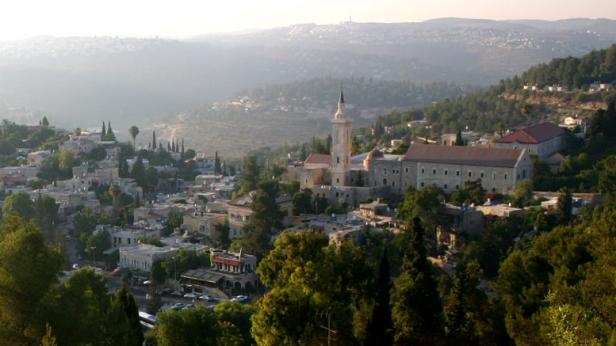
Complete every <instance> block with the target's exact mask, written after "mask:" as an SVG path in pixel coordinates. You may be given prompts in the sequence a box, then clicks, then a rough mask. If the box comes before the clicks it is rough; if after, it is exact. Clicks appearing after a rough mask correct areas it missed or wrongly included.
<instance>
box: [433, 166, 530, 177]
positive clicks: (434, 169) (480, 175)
mask: <svg viewBox="0 0 616 346" xmlns="http://www.w3.org/2000/svg"><path fill="white" fill-rule="evenodd" d="M524 172H526V171H524ZM425 173H426V169H425V168H423V167H422V168H421V174H425ZM436 174H437V170H436V168H432V175H436ZM460 174H461V173H460V171H459V170H457V171H456V177H459V176H460ZM467 174H468V177H469V178H472V177H473V171H468V172H467ZM443 175H449V170H448V169H444V170H443ZM479 177H480V178H484V177H485V173H484V172H483V171H481V172H479ZM507 178H508V174H507V173H504V174H503V179H504V180H507ZM492 180H496V172H492Z"/></svg>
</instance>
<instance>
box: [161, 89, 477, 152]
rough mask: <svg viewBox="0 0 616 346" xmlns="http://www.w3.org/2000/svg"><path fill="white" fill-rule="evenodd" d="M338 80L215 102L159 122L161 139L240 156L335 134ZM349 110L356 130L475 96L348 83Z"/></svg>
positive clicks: (244, 95)
mask: <svg viewBox="0 0 616 346" xmlns="http://www.w3.org/2000/svg"><path fill="white" fill-rule="evenodd" d="M340 82H341V81H340V80H339V79H333V78H319V79H312V80H307V81H300V82H293V83H286V84H274V85H270V86H267V87H263V88H258V89H255V90H253V91H251V92H246V93H240V94H238V95H237V96H235V97H232V98H229V99H227V100H225V101H219V102H213V103H211V104H208V105H207V106H206V107H203V108H201V109H199V110H196V111H194V112H192V113H186V114H181V115H179V116H178V117H177V119H176V120H175V121H168V122H161V123H157V124H155V128H156V129H157V132H158V134H159V135H160V136H161V138H170V137H178V138H185V140H186V143H187V144H188V145H189V146H190V147H192V148H196V149H198V150H202V151H204V152H209V153H211V152H213V151H214V150H218V151H221V152H223V153H225V156H226V157H241V156H242V155H243V154H245V153H246V152H248V151H250V150H251V149H254V148H256V147H264V146H270V147H277V146H281V145H283V144H285V143H289V144H295V143H299V142H303V141H307V140H309V139H310V138H311V137H314V136H317V137H318V136H325V135H326V134H328V133H329V132H330V123H329V120H330V118H331V116H332V114H333V112H334V111H335V107H336V102H337V97H338V94H339V92H340V91H339V85H340ZM342 82H343V84H344V90H345V96H346V100H347V112H348V114H349V116H350V117H352V118H353V120H354V123H355V126H366V125H368V124H371V123H372V122H373V120H374V118H375V117H377V116H378V115H380V114H384V113H388V112H391V111H392V110H405V109H408V108H412V107H420V106H426V105H429V104H431V103H432V102H436V101H439V100H442V99H444V98H446V97H457V96H461V95H464V94H465V93H468V92H471V91H473V90H474V89H473V88H471V87H460V86H457V85H454V84H449V83H430V84H423V85H417V84H413V83H409V82H395V81H380V80H374V79H364V78H357V79H355V78H351V79H344V80H343V81H342Z"/></svg>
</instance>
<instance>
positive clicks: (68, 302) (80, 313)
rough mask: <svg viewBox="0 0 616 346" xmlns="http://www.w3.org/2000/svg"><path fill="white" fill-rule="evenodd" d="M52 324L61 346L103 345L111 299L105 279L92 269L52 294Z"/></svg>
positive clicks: (75, 277)
mask: <svg viewBox="0 0 616 346" xmlns="http://www.w3.org/2000/svg"><path fill="white" fill-rule="evenodd" d="M51 296H52V297H53V299H50V301H49V302H48V304H47V305H48V306H49V308H48V309H49V311H50V312H49V316H48V318H49V321H50V323H51V326H52V327H53V330H54V333H55V337H56V338H57V340H58V343H59V344H61V345H87V344H90V345H95V344H102V343H103V342H104V341H103V335H104V333H105V332H106V330H107V328H113V326H111V325H109V323H108V321H107V313H108V310H109V306H110V302H111V300H110V297H109V294H108V291H107V283H106V281H105V279H104V278H103V277H102V276H100V275H98V274H96V273H95V272H94V270H92V269H81V270H79V271H78V272H77V273H75V274H73V275H72V276H71V277H70V278H69V279H68V280H67V281H66V282H64V283H62V284H61V285H59V287H57V288H55V289H54V290H52V295H51Z"/></svg>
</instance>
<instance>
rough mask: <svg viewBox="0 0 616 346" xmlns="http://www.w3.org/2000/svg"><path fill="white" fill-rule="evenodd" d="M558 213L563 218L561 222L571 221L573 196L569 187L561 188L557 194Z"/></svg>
mask: <svg viewBox="0 0 616 346" xmlns="http://www.w3.org/2000/svg"><path fill="white" fill-rule="evenodd" d="M557 205H558V213H559V214H560V217H561V218H562V220H563V223H568V222H569V221H571V217H572V209H573V197H572V195H571V191H569V189H562V190H561V192H560V195H559V196H558V201H557Z"/></svg>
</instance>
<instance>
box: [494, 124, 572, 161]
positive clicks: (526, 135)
mask: <svg viewBox="0 0 616 346" xmlns="http://www.w3.org/2000/svg"><path fill="white" fill-rule="evenodd" d="M564 144H565V130H563V129H562V128H561V127H559V126H558V125H555V124H552V123H549V122H545V123H541V124H538V125H534V126H530V127H527V128H524V129H521V130H518V131H515V132H513V133H510V134H508V135H506V136H504V137H503V138H500V139H497V140H495V141H494V145H493V146H494V148H507V149H526V150H527V151H528V153H529V154H535V155H537V156H539V157H540V158H543V159H545V158H548V157H550V156H552V155H553V154H555V153H556V152H558V151H559V150H561V149H562V148H563V146H564Z"/></svg>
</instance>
